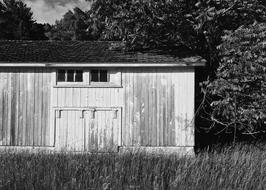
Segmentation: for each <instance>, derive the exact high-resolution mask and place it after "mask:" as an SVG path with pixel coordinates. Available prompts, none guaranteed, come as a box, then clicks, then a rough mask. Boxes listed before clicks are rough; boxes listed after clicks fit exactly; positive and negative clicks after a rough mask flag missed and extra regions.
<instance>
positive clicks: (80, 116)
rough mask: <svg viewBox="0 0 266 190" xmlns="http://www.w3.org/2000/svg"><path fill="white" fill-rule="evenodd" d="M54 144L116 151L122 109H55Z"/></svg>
mask: <svg viewBox="0 0 266 190" xmlns="http://www.w3.org/2000/svg"><path fill="white" fill-rule="evenodd" d="M55 113H56V123H55V125H56V126H55V127H56V139H55V146H56V148H57V149H59V150H66V151H69V150H70V151H88V152H117V151H118V147H119V146H120V145H121V108H93V109H81V110H75V109H58V110H56V111H55Z"/></svg>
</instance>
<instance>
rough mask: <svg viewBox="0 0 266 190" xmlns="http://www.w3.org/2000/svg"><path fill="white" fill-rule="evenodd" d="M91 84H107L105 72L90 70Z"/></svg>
mask: <svg viewBox="0 0 266 190" xmlns="http://www.w3.org/2000/svg"><path fill="white" fill-rule="evenodd" d="M91 81H92V82H109V78H108V71H107V70H91Z"/></svg>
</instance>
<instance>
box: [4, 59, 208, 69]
mask: <svg viewBox="0 0 266 190" xmlns="http://www.w3.org/2000/svg"><path fill="white" fill-rule="evenodd" d="M205 63H206V62H205V61H201V62H197V63H180V62H179V63H0V67H41V68H59V67H61V68H62V67H65V68H67V67H135V68H136V67H199V66H205Z"/></svg>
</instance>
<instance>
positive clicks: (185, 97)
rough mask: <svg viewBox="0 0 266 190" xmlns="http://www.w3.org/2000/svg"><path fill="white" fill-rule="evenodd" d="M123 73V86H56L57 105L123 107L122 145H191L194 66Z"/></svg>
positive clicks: (59, 107) (130, 69)
mask: <svg viewBox="0 0 266 190" xmlns="http://www.w3.org/2000/svg"><path fill="white" fill-rule="evenodd" d="M119 71H121V73H122V87H121V88H112V87H110V88H97V87H82V88H80V87H65V88H64V87H62V86H61V87H56V86H54V92H53V94H54V96H55V98H54V99H53V103H52V105H53V107H55V108H58V109H61V108H83V109H84V110H86V109H91V108H120V107H121V109H122V119H121V123H122V125H121V129H120V130H117V131H118V132H120V131H121V134H118V136H120V137H121V143H120V144H119V145H118V146H125V147H133V146H134V147H136V146H153V147H158V146H181V147H182V146H189V147H193V146H194V121H193V117H194V68H193V67H184V68H156V69H151V68H122V69H119ZM82 132H85V131H82V130H81V133H82ZM99 135H100V134H99ZM80 136H86V134H80Z"/></svg>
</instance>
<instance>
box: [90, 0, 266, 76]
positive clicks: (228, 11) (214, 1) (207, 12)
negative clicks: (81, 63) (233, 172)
mask: <svg viewBox="0 0 266 190" xmlns="http://www.w3.org/2000/svg"><path fill="white" fill-rule="evenodd" d="M263 3H264V4H265V2H264V1H263V0H237V1H231V0H207V1H203V0H191V1H183V0H179V1H173V0H130V1H121V0H95V1H93V4H92V10H91V15H92V17H93V18H97V22H98V26H100V27H99V28H100V30H101V36H100V39H105V40H122V41H123V42H124V44H125V49H128V50H136V49H138V50H141V49H154V48H157V49H164V50H168V51H169V50H173V49H176V48H177V47H180V46H183V47H186V48H188V49H190V50H192V51H196V52H197V53H198V54H200V55H202V56H203V57H204V58H205V59H206V60H207V61H208V66H209V71H210V72H209V74H214V72H215V69H216V68H217V66H218V64H219V57H218V52H219V51H218V50H217V49H216V47H217V46H218V45H219V44H220V43H221V37H222V35H223V34H224V30H235V29H237V28H238V27H239V26H241V25H243V24H250V23H253V22H254V20H258V21H263V20H265V14H266V11H265V7H264V6H263ZM99 23H100V24H99ZM102 26H104V28H103V27H102Z"/></svg>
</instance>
